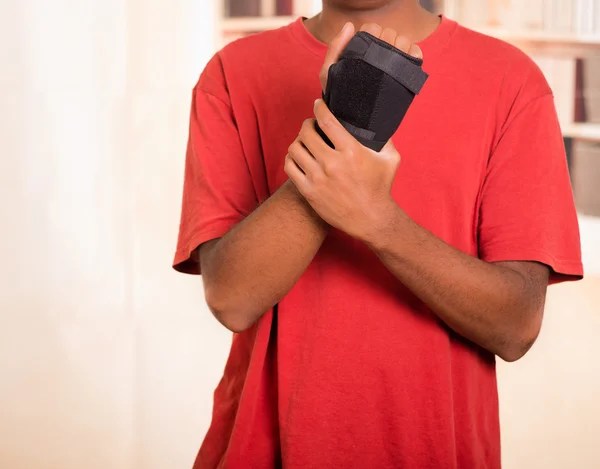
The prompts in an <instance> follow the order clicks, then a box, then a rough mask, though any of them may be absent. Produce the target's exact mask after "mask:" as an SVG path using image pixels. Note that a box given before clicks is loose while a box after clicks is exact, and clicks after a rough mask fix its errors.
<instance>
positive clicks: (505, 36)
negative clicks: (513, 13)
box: [476, 28, 600, 50]
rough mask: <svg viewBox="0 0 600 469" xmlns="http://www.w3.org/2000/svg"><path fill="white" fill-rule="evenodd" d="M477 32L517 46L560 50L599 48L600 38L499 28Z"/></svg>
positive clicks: (483, 29)
mask: <svg viewBox="0 0 600 469" xmlns="http://www.w3.org/2000/svg"><path fill="white" fill-rule="evenodd" d="M476 31H478V32H480V33H482V34H487V35H488V36H493V37H496V38H498V39H502V40H503V41H506V42H510V43H511V44H515V45H525V46H532V47H537V48H539V47H560V48H574V49H578V50H579V49H582V48H590V47H591V48H599V49H600V36H581V37H579V36H576V35H574V34H556V33H549V32H547V31H508V30H505V29H497V28H476Z"/></svg>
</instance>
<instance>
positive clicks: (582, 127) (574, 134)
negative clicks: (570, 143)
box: [562, 122, 600, 142]
mask: <svg viewBox="0 0 600 469" xmlns="http://www.w3.org/2000/svg"><path fill="white" fill-rule="evenodd" d="M562 131H563V135H564V136H565V137H570V138H575V139H578V140H588V141H592V142H600V124H594V123H587V122H581V123H579V122H578V123H574V124H568V125H566V126H563V128H562Z"/></svg>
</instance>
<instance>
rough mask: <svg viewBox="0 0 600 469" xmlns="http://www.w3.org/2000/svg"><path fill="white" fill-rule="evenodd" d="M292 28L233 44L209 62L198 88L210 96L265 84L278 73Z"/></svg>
mask: <svg viewBox="0 0 600 469" xmlns="http://www.w3.org/2000/svg"><path fill="white" fill-rule="evenodd" d="M291 41H292V35H291V32H290V26H284V27H281V28H278V29H274V30H269V31H264V32H260V33H256V34H252V35H250V36H246V37H243V38H241V39H237V40H235V41H232V42H230V43H229V44H227V45H226V46H225V47H223V48H222V49H221V50H219V51H218V52H217V53H216V54H215V55H214V56H213V57H212V58H211V60H210V61H209V62H208V64H207V65H206V67H205V69H204V71H203V72H202V74H201V76H200V79H199V81H198V83H197V85H196V88H197V89H201V90H204V91H207V92H209V93H211V94H215V93H219V92H221V93H222V92H223V91H225V92H227V93H228V92H230V91H231V87H232V86H233V87H238V86H240V85H242V84H244V83H245V84H246V85H247V84H248V83H254V82H255V81H257V80H259V81H264V80H265V79H267V78H268V75H269V74H273V73H275V72H276V67H274V64H276V63H277V61H278V59H277V58H278V57H285V56H286V51H289V50H290V48H291V47H292V45H291V44H290V43H291Z"/></svg>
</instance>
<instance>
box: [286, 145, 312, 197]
mask: <svg viewBox="0 0 600 469" xmlns="http://www.w3.org/2000/svg"><path fill="white" fill-rule="evenodd" d="M283 170H284V171H285V174H287V175H288V177H289V178H290V180H291V181H292V182H293V183H294V185H295V186H296V187H297V188H298V190H299V191H300V192H302V190H303V189H304V188H305V187H306V184H307V183H308V180H307V179H306V175H305V174H304V173H303V172H302V170H301V169H300V168H299V167H298V165H297V164H296V162H295V161H294V160H293V159H292V157H291V156H290V154H289V153H288V155H287V156H286V157H285V163H284V165H283Z"/></svg>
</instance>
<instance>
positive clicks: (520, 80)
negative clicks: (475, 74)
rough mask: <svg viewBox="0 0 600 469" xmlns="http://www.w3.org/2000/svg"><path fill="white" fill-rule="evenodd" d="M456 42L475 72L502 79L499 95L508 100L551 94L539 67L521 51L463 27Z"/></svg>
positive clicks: (456, 37) (455, 44)
mask: <svg viewBox="0 0 600 469" xmlns="http://www.w3.org/2000/svg"><path fill="white" fill-rule="evenodd" d="M454 41H455V42H454V47H455V49H456V50H460V51H462V52H463V54H464V56H465V57H467V59H466V60H468V61H469V62H470V64H471V66H472V67H473V68H477V69H479V70H480V71H481V72H483V73H484V74H487V75H488V76H490V75H491V74H493V75H494V77H495V78H501V80H500V83H501V84H502V86H501V87H502V89H501V90H499V91H500V92H501V93H502V94H503V95H504V96H505V97H507V98H508V97H510V96H512V97H516V95H518V94H526V95H527V96H526V97H531V98H535V97H540V96H544V95H546V94H550V93H551V92H552V91H551V89H550V87H549V85H548V82H547V81H546V78H545V77H544V74H543V73H542V71H541V69H540V67H539V66H538V65H537V64H536V62H535V61H534V60H533V59H532V58H531V57H530V56H528V55H527V54H526V53H525V52H523V51H522V50H521V49H519V48H518V47H516V46H514V45H512V44H509V43H508V42H505V41H503V40H501V39H498V38H495V37H492V36H488V35H486V34H482V33H480V32H477V31H474V30H472V29H469V28H466V27H464V26H458V28H457V31H456V34H455V37H454Z"/></svg>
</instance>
